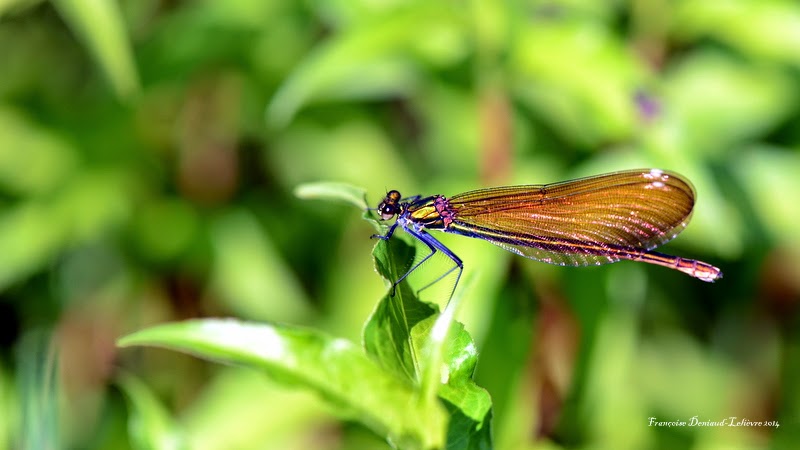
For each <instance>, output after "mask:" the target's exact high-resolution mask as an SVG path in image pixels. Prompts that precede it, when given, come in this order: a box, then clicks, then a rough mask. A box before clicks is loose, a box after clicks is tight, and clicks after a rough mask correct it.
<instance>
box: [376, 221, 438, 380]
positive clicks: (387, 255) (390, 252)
mask: <svg viewBox="0 0 800 450" xmlns="http://www.w3.org/2000/svg"><path fill="white" fill-rule="evenodd" d="M398 232H399V231H398ZM414 250H415V249H414V247H413V246H411V245H410V244H408V243H407V242H405V241H404V240H402V239H401V238H400V237H399V236H395V237H393V238H392V239H389V240H388V241H385V240H381V241H379V242H378V243H377V245H376V246H375V250H374V251H373V256H374V257H375V268H376V270H377V271H378V273H379V274H381V275H382V276H383V277H384V278H385V279H386V280H387V282H388V283H389V292H387V294H386V295H385V296H384V297H383V298H382V299H381V300H380V302H379V303H378V305H377V306H376V307H375V311H374V312H373V313H372V316H371V317H370V318H369V320H368V321H367V323H366V325H365V327H364V338H363V343H364V348H365V349H366V351H367V353H368V354H369V355H371V356H373V357H375V358H376V359H377V361H378V362H380V363H381V365H383V367H385V368H387V369H389V370H391V371H393V372H395V373H397V374H398V375H400V376H403V377H405V378H407V379H409V380H411V381H412V382H414V383H417V382H418V377H419V373H418V368H417V366H416V361H415V360H416V358H415V356H414V348H413V347H412V345H411V329H412V328H413V327H414V326H415V325H416V324H418V323H419V322H421V321H423V320H424V319H427V318H429V317H432V316H433V315H434V314H435V313H436V310H435V309H434V308H433V307H432V306H430V305H428V304H427V303H423V302H421V301H420V300H419V299H418V298H417V296H416V295H415V294H414V292H413V289H412V288H411V286H409V284H408V283H406V282H403V283H400V284H399V285H398V286H397V289H396V290H395V291H394V295H392V290H391V284H390V283H392V282H393V281H394V280H397V279H398V278H400V277H401V276H402V275H403V274H404V273H405V272H406V270H407V269H408V268H409V261H413V259H414V253H415V252H414Z"/></svg>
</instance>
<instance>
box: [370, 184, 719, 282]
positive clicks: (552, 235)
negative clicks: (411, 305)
mask: <svg viewBox="0 0 800 450" xmlns="http://www.w3.org/2000/svg"><path fill="white" fill-rule="evenodd" d="M694 201H695V192H694V188H693V187H692V184H691V183H690V182H689V180H687V179H685V178H683V177H682V176H680V175H678V174H676V173H674V172H669V171H666V170H659V169H640V170H627V171H622V172H614V173H608V174H603V175H596V176H592V177H587V178H580V179H577V180H572V181H564V182H561V183H553V184H546V185H528V186H509V187H495V188H488V189H479V190H476V191H470V192H466V193H463V194H457V195H454V196H452V197H449V198H447V197H444V196H442V195H432V196H430V197H422V196H419V195H417V196H414V197H408V198H403V197H402V196H401V195H400V193H399V192H397V191H394V190H393V191H389V192H388V193H386V198H384V199H383V201H382V202H381V203H380V205H379V206H378V213H379V215H380V218H381V220H389V219H391V218H393V217H395V216H396V217H397V220H396V221H395V223H394V224H392V226H391V228H389V231H388V232H387V233H386V234H385V235H373V237H376V238H380V239H384V240H388V239H389V238H391V237H392V234H393V233H394V231H395V230H396V229H397V227H398V226H400V227H402V228H403V230H405V231H406V232H407V233H409V234H410V235H412V236H414V237H415V238H417V239H419V240H420V241H422V242H423V243H424V244H425V245H426V246H427V247H428V249H429V250H430V253H429V254H428V255H426V256H425V257H424V258H422V259H421V260H420V261H419V262H417V263H416V264H414V265H413V266H412V267H411V268H410V269H409V270H408V271H407V272H406V273H405V274H404V275H403V276H401V277H400V278H399V279H397V281H395V282H394V286H393V287H396V286H397V285H398V284H399V283H400V282H401V281H403V280H404V279H405V278H406V277H407V276H408V275H409V274H410V273H412V272H413V271H414V270H416V269H417V268H418V267H419V266H420V265H422V263H424V262H425V261H427V260H428V259H430V258H431V257H432V256H433V255H434V254H436V252H442V253H444V254H445V255H446V256H447V257H448V258H450V260H452V262H453V263H454V265H453V267H452V268H451V269H450V270H448V271H447V272H446V273H445V274H444V275H442V276H441V277H440V278H439V279H441V278H444V277H446V276H447V275H448V274H450V273H451V272H452V271H454V270H457V271H458V274H457V275H456V281H455V284H454V285H453V289H454V290H455V286H456V285H457V284H458V280H459V279H460V278H461V273H462V272H463V269H464V264H463V263H462V261H461V259H460V258H459V257H458V256H456V254H455V253H453V252H452V251H450V249H448V248H447V247H445V246H444V245H443V244H442V243H441V242H439V241H437V240H436V239H435V238H434V237H433V236H431V235H430V234H428V231H429V230H439V231H444V232H447V233H454V234H460V235H462V236H468V237H473V238H479V239H484V240H486V241H489V242H491V243H493V244H495V245H498V246H500V247H502V248H504V249H506V250H508V251H511V252H514V253H516V254H518V255H522V256H525V257H527V258H531V259H535V260H537V261H542V262H546V263H550V264H558V265H562V266H587V265H593V264H594V265H600V264H606V263H613V262H616V261H619V260H623V259H627V260H631V261H641V262H646V263H650V264H657V265H660V266H664V267H669V268H671V269H675V270H679V271H681V272H683V273H685V274H687V275H690V276H692V277H695V278H698V279H700V280H702V281H708V282H713V281H715V280H717V279H719V278H722V272H721V271H720V270H719V269H718V268H716V267H714V266H712V265H710V264H707V263H705V262H702V261H696V260H693V259H686V258H681V257H679V256H671V255H665V254H663V253H658V252H654V251H652V250H653V249H654V248H656V247H658V246H659V245H662V244H664V243H666V242H667V241H669V240H671V239H673V238H674V237H676V236H677V235H678V233H680V232H681V231H682V230H683V229H684V228H686V225H687V224H688V223H689V218H690V217H691V215H692V208H693V207H694ZM437 280H438V279H437Z"/></svg>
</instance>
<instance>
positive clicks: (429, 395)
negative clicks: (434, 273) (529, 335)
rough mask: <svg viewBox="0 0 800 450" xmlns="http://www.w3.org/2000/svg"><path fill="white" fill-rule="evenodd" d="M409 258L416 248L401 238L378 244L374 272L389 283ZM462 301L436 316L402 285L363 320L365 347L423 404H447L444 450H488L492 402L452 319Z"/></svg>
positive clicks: (470, 346)
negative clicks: (407, 382) (415, 387)
mask: <svg viewBox="0 0 800 450" xmlns="http://www.w3.org/2000/svg"><path fill="white" fill-rule="evenodd" d="M398 233H399V231H398ZM413 255H414V247H412V246H410V245H409V244H408V243H406V242H405V241H403V240H402V239H401V238H399V236H396V237H393V239H390V240H389V241H380V242H379V243H378V244H377V245H376V246H375V251H374V256H375V263H376V269H377V270H378V272H379V273H380V274H381V275H382V276H383V277H384V278H385V279H386V280H387V282H389V283H391V282H393V280H397V279H398V278H399V277H400V276H402V275H403V274H404V273H405V271H406V270H407V269H408V266H409V265H410V263H409V261H414V257H413ZM418 270H424V269H423V268H419V269H418ZM461 288H464V286H461ZM460 298H461V296H460V294H456V295H455V296H453V298H451V299H450V301H449V302H448V304H447V306H446V307H445V310H444V312H443V313H442V314H438V313H437V311H436V309H435V308H434V307H432V306H431V305H428V304H427V303H424V302H422V301H420V300H419V298H417V296H416V295H415V293H414V292H413V289H412V288H411V287H410V286H409V284H408V283H407V282H402V283H400V284H399V285H398V286H397V289H396V291H395V293H394V296H392V292H389V294H388V295H387V296H385V297H384V298H383V299H382V300H381V302H380V303H379V304H378V306H377V307H376V309H375V311H374V313H373V315H372V316H371V317H370V320H369V321H368V322H367V325H366V326H365V328H364V346H365V348H366V350H367V352H368V353H369V354H370V355H373V356H374V357H375V358H376V359H377V360H378V361H379V362H380V363H381V364H383V365H384V367H388V368H390V369H392V370H393V371H394V372H398V373H400V374H402V375H403V376H405V377H408V378H410V379H411V380H412V381H413V382H415V383H417V384H419V386H420V390H421V397H422V399H423V401H426V402H435V401H436V399H437V397H441V399H442V400H444V401H445V404H447V405H448V408H449V410H450V412H451V421H450V423H449V428H448V448H490V446H491V445H490V444H491V429H490V420H491V398H490V397H489V394H488V392H486V391H485V390H484V389H482V388H480V387H479V386H477V385H476V384H475V383H474V381H473V380H472V375H473V373H474V370H475V366H476V364H477V348H476V347H475V343H474V342H473V341H472V338H471V337H470V336H469V334H468V333H467V332H466V330H464V327H463V325H461V324H460V323H458V322H455V321H454V315H455V311H456V310H457V306H458V301H459V299H460Z"/></svg>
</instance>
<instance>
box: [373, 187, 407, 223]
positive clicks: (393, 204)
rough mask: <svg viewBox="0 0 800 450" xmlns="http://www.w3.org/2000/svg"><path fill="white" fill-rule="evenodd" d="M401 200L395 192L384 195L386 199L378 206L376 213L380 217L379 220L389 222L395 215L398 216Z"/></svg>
mask: <svg viewBox="0 0 800 450" xmlns="http://www.w3.org/2000/svg"><path fill="white" fill-rule="evenodd" d="M401 198H402V196H401V195H400V193H399V192H397V191H389V192H387V193H386V198H384V199H383V201H382V202H381V204H380V205H378V213H379V214H380V215H381V220H389V219H391V218H392V217H394V216H396V215H397V214H400V199H401Z"/></svg>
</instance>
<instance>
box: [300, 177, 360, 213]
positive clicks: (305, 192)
mask: <svg viewBox="0 0 800 450" xmlns="http://www.w3.org/2000/svg"><path fill="white" fill-rule="evenodd" d="M294 195H296V196H297V197H299V198H302V199H305V200H310V199H315V200H336V201H341V202H344V203H347V204H350V205H353V206H355V207H356V208H360V209H367V208H368V207H369V206H367V202H366V200H365V197H366V195H367V191H366V190H364V189H363V188H360V187H356V186H353V185H351V184H347V183H337V182H334V181H321V182H318V183H305V184H301V185H299V186H297V187H296V188H295V190H294Z"/></svg>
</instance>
